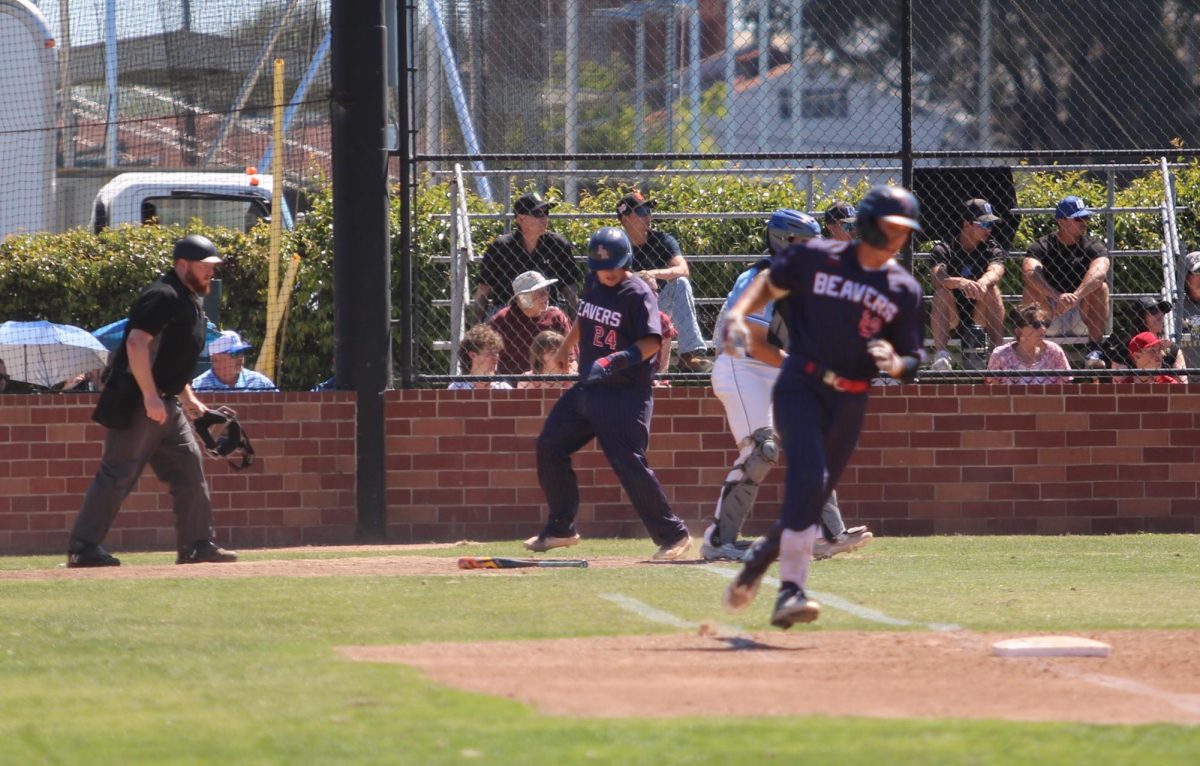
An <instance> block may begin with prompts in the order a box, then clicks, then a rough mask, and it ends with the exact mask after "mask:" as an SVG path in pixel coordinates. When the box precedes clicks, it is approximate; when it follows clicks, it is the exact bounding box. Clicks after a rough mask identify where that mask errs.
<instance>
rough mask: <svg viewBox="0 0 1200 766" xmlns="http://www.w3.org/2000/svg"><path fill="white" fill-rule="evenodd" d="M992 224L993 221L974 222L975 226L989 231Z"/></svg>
mask: <svg viewBox="0 0 1200 766" xmlns="http://www.w3.org/2000/svg"><path fill="white" fill-rule="evenodd" d="M993 223H995V221H976V222H975V225H976V226H978V227H979V228H981V229H991V228H992V224H993Z"/></svg>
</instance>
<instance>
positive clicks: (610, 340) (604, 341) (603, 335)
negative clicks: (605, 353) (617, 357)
mask: <svg viewBox="0 0 1200 766" xmlns="http://www.w3.org/2000/svg"><path fill="white" fill-rule="evenodd" d="M592 345H593V346H596V347H597V348H608V349H610V350H612V351H616V350H617V331H616V330H610V329H608V328H607V327H604V326H603V325H596V334H595V336H594V337H593V338H592Z"/></svg>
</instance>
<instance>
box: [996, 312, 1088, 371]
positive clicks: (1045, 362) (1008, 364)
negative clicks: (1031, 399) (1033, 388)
mask: <svg viewBox="0 0 1200 766" xmlns="http://www.w3.org/2000/svg"><path fill="white" fill-rule="evenodd" d="M1010 320H1011V322H1012V327H1013V338H1015V340H1013V341H1012V342H1011V343H1005V344H1004V345H1002V346H999V347H997V348H996V350H995V351H993V352H992V356H991V358H990V359H989V360H988V369H989V370H1031V371H1037V370H1069V369H1071V366H1070V365H1069V364H1068V363H1067V355H1066V353H1065V352H1064V351H1063V350H1062V347H1061V346H1059V345H1058V344H1057V343H1055V342H1054V341H1052V340H1047V339H1046V332H1047V330H1048V329H1049V327H1050V313H1049V312H1048V311H1046V309H1045V308H1043V307H1041V306H1039V305H1038V304H1036V303H1026V304H1023V305H1021V306H1018V307H1016V308H1015V309H1013V310H1012V312H1011V313H1010ZM1070 380H1071V379H1070V378H1068V377H1065V376H1063V377H1058V376H1052V375H1026V376H1020V377H1017V376H1012V377H991V378H988V379H987V382H988V383H1001V384H1010V385H1011V384H1024V385H1032V384H1037V383H1042V384H1054V383H1067V382H1069V381H1070Z"/></svg>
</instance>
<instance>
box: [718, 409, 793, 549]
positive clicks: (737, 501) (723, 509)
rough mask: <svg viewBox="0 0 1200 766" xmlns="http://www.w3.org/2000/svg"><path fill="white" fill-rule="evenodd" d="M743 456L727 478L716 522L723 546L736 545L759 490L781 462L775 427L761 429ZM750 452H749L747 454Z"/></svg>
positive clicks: (749, 443)
mask: <svg viewBox="0 0 1200 766" xmlns="http://www.w3.org/2000/svg"><path fill="white" fill-rule="evenodd" d="M746 442H748V443H744V446H743V454H742V455H741V456H739V460H738V462H737V463H736V464H734V466H733V468H732V469H731V470H730V471H729V475H728V476H726V477H725V483H724V484H723V485H722V486H721V496H720V497H719V498H718V499H717V510H716V513H715V515H714V518H713V523H715V524H716V525H717V531H716V534H715V535H714V537H716V538H717V541H718V542H719V543H732V542H735V541H736V540H737V539H738V535H740V534H741V533H742V525H743V524H745V523H746V517H748V516H749V515H750V509H751V508H753V507H754V500H755V498H757V497H758V488H759V486H760V485H761V484H762V481H763V479H765V478H766V477H767V474H768V473H770V471H771V468H773V467H774V466H775V465H776V464H778V463H779V442H778V439H777V437H776V436H775V431H774V429H772V428H760V429H758V430H757V431H755V432H754V433H753V434H751V435H750V436H749V437H747V439H746ZM747 450H748V451H747Z"/></svg>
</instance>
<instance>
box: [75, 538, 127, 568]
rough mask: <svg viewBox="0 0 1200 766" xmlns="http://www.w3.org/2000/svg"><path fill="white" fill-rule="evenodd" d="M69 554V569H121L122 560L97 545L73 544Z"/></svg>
mask: <svg viewBox="0 0 1200 766" xmlns="http://www.w3.org/2000/svg"><path fill="white" fill-rule="evenodd" d="M71 548H72V549H73V550H71V551H70V552H68V553H67V568H68V569H83V568H89V567H119V566H121V560H120V559H119V558H117V557H116V556H114V555H112V554H111V553H109V552H108V551H106V550H104V549H103V548H101V547H100V546H99V545H96V544H95V543H83V542H80V543H75V542H73V543H72V544H71Z"/></svg>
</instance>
